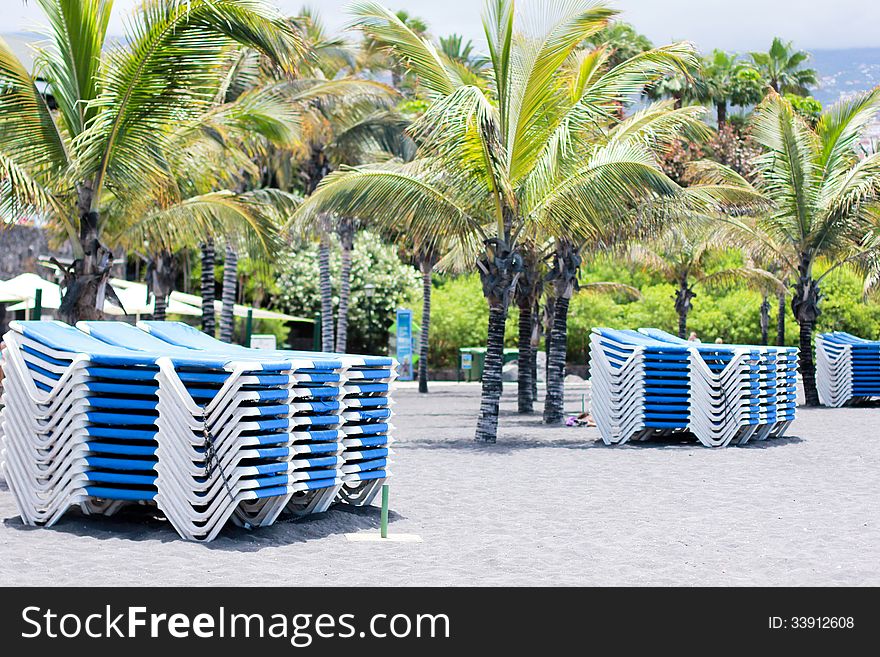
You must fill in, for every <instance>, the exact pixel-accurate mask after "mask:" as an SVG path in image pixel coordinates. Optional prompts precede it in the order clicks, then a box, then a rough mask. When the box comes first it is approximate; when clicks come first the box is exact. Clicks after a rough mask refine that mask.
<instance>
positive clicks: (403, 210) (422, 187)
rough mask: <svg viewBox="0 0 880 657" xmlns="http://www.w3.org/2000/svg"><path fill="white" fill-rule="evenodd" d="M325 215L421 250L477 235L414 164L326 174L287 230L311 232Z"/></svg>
mask: <svg viewBox="0 0 880 657" xmlns="http://www.w3.org/2000/svg"><path fill="white" fill-rule="evenodd" d="M325 213H336V214H338V215H341V216H345V217H351V218H354V219H362V220H364V221H366V222H369V223H370V224H372V225H375V226H377V227H378V228H379V229H380V230H396V231H398V232H400V233H401V234H404V235H407V237H408V239H411V240H414V241H416V242H418V243H420V244H423V245H426V246H430V245H431V244H434V243H436V242H437V241H438V240H443V239H448V238H450V237H454V236H459V235H466V234H468V233H470V232H473V231H478V232H479V231H480V230H481V228H480V225H479V224H478V223H477V222H476V221H475V220H474V219H473V218H472V217H471V216H470V215H469V214H468V213H467V212H466V210H465V209H464V208H462V207H460V206H459V204H458V201H457V199H456V198H455V197H453V196H450V195H449V194H447V193H446V192H445V191H444V190H443V189H440V188H439V187H438V186H437V185H435V184H433V181H431V180H430V179H429V178H428V177H426V176H424V175H422V169H421V166H420V163H419V162H414V163H411V164H403V165H398V166H393V165H390V164H386V165H382V167H381V168H370V167H359V168H357V169H342V170H340V171H337V172H334V173H331V174H330V175H328V176H327V177H326V178H325V179H324V181H322V183H321V185H320V186H319V187H318V189H317V190H316V191H315V193H313V194H312V195H311V196H309V197H308V198H307V199H306V201H305V202H304V203H303V205H302V206H301V207H300V209H299V210H298V211H297V213H296V214H295V215H294V217H293V220H292V221H291V223H290V227H291V228H292V229H293V230H294V231H295V232H300V233H307V232H311V231H312V229H313V227H314V226H315V225H317V223H318V222H319V220H320V216H321V215H322V214H325Z"/></svg>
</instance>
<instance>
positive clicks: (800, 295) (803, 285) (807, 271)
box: [791, 253, 822, 406]
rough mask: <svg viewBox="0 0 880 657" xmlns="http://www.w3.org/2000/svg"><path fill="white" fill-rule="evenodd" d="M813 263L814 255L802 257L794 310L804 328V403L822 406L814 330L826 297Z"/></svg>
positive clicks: (801, 336)
mask: <svg viewBox="0 0 880 657" xmlns="http://www.w3.org/2000/svg"><path fill="white" fill-rule="evenodd" d="M812 270H813V261H812V256H811V254H810V253H803V254H801V261H800V264H799V265H798V278H797V283H796V285H795V288H794V294H793V295H792V300H791V310H792V313H793V314H794V318H795V319H796V320H797V323H798V326H799V327H800V345H799V346H800V355H799V357H798V364H799V369H800V373H801V378H802V379H803V383H804V399H805V403H806V405H807V406H818V405H819V391H818V390H817V389H816V365H815V363H814V362H813V330H814V329H815V327H816V321H817V319H818V318H819V314H820V313H821V309H820V308H819V301H820V299H821V298H822V294H821V292H820V290H819V283H818V281H815V280H813V275H812Z"/></svg>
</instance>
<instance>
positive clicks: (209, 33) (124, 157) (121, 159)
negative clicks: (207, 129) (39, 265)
mask: <svg viewBox="0 0 880 657" xmlns="http://www.w3.org/2000/svg"><path fill="white" fill-rule="evenodd" d="M235 43H239V44H242V45H246V46H250V47H254V48H257V49H259V50H261V51H263V52H265V53H267V54H269V55H271V56H272V57H274V58H276V59H277V60H278V61H279V62H280V63H282V64H283V65H285V66H288V67H292V66H293V65H294V63H295V62H296V60H297V59H298V57H299V55H300V53H301V39H300V37H299V35H298V34H297V33H296V32H295V31H294V29H293V28H292V26H291V25H290V24H289V23H288V22H287V21H285V20H283V19H282V18H281V16H280V14H278V12H277V10H274V9H272V8H271V6H270V5H269V4H267V3H266V2H264V1H262V0H190V1H189V2H185V3H183V2H164V1H162V0H145V2H143V3H142V5H141V6H140V8H139V10H138V12H137V13H136V15H135V19H134V20H133V21H132V22H131V29H130V34H129V41H128V45H127V46H125V47H122V46H120V47H117V48H116V49H114V50H113V51H111V52H110V53H109V54H108V55H107V56H106V61H107V63H106V66H104V67H102V69H101V71H102V80H101V83H102V91H101V94H100V95H99V97H98V98H97V99H96V100H95V101H94V103H93V107H94V108H95V110H96V114H95V119H94V121H92V123H91V124H90V125H89V126H88V128H87V129H86V131H85V132H84V133H82V135H80V139H78V140H77V146H78V150H79V152H80V158H79V168H80V171H79V176H80V178H81V179H91V178H94V181H95V183H94V198H95V199H96V201H95V202H96V203H97V199H99V198H100V195H101V194H100V193H101V189H102V186H103V183H104V180H105V178H108V177H109V178H110V179H112V181H113V183H114V184H116V185H120V186H125V185H128V184H132V183H136V182H137V181H140V180H143V179H144V178H155V179H157V180H162V179H163V178H164V177H165V176H166V172H165V171H164V170H163V167H162V165H161V157H157V153H162V152H164V151H165V150H166V149H169V148H170V147H171V144H170V143H169V141H168V139H167V134H168V132H169V129H170V128H172V127H174V126H176V125H179V124H180V123H181V122H186V121H189V120H192V118H194V117H195V116H198V115H199V114H200V113H202V112H204V111H205V110H206V109H207V108H208V107H209V106H210V104H211V102H212V101H213V99H214V97H215V95H216V93H217V89H218V87H219V84H220V81H221V79H222V70H221V69H220V67H218V66H217V64H218V62H221V61H222V57H221V55H222V53H223V52H224V50H225V49H226V48H228V47H229V46H230V45H232V44H235Z"/></svg>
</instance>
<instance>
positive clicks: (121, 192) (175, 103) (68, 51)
mask: <svg viewBox="0 0 880 657" xmlns="http://www.w3.org/2000/svg"><path fill="white" fill-rule="evenodd" d="M39 4H40V5H41V7H42V9H43V11H44V13H45V15H46V18H47V19H48V21H49V27H50V33H49V42H48V45H47V46H46V47H45V48H43V49H42V50H41V51H40V52H39V54H38V58H37V66H38V68H39V70H40V74H41V77H43V78H44V79H45V80H46V81H47V82H48V83H49V84H50V85H51V87H52V90H53V97H54V99H55V102H56V103H57V105H58V112H57V113H53V112H50V110H49V108H48V106H47V105H46V101H45V99H44V98H43V97H42V96H41V95H40V93H39V91H38V90H37V87H36V84H35V79H34V78H33V77H32V76H31V75H30V74H29V73H28V72H27V70H26V68H25V67H24V65H23V64H22V63H21V62H20V61H19V60H18V59H17V58H16V57H15V55H14V54H13V53H12V51H11V50H10V48H9V47H8V46H7V45H6V43H5V42H2V41H0V87H2V88H3V89H4V93H3V94H2V95H0V179H2V180H3V181H4V182H3V183H2V186H0V195H2V196H0V199H2V200H0V203H2V204H3V206H4V207H5V209H6V210H7V211H13V212H20V211H21V210H22V208H36V209H38V210H39V211H40V212H43V213H45V214H46V216H48V217H49V219H50V220H51V221H52V222H53V223H55V224H56V225H58V226H60V227H61V229H62V230H63V231H64V232H66V234H67V235H68V238H69V240H70V243H71V245H72V247H73V250H74V254H75V261H74V263H73V265H72V266H71V267H70V269H69V270H68V271H67V272H66V276H65V283H64V287H65V294H64V298H63V300H62V304H61V309H60V315H61V316H62V317H63V318H65V319H67V320H68V321H75V320H77V319H80V318H94V317H100V316H101V312H100V309H99V307H100V305H101V301H102V300H103V298H104V296H105V294H107V295H110V296H112V288H110V290H108V288H109V286H108V285H107V281H108V279H109V275H110V273H109V272H110V266H111V265H112V255H111V253H110V251H109V249H107V248H106V247H105V246H104V245H103V243H102V241H101V238H102V231H103V221H102V217H101V212H102V209H103V207H104V206H105V203H107V202H108V199H111V198H113V197H116V198H122V197H125V196H126V195H127V194H128V193H129V190H131V189H132V188H137V189H140V188H142V187H143V185H144V184H145V183H148V184H151V185H154V186H155V187H156V188H161V187H163V186H165V185H166V184H167V182H168V179H169V173H170V172H169V171H168V170H167V167H166V166H165V165H164V163H165V162H166V160H167V158H168V157H169V156H172V155H173V152H172V151H173V147H174V145H173V143H172V142H171V141H170V140H169V138H168V137H169V135H170V134H171V133H172V132H173V129H174V128H175V127H176V126H178V125H179V124H180V123H182V122H187V121H189V120H190V119H191V118H192V117H194V116H197V115H199V114H201V113H202V112H204V111H205V109H206V108H207V107H208V106H210V104H211V102H212V100H213V94H212V92H211V89H212V87H213V84H212V83H213V82H214V81H215V80H216V76H218V75H220V74H221V68H220V67H217V66H216V63H217V62H218V61H221V60H222V58H223V56H224V53H226V52H227V51H228V50H229V49H230V48H231V47H233V46H235V45H236V44H245V45H248V46H251V47H253V48H256V49H258V50H260V51H262V52H264V53H266V54H267V55H270V56H271V57H273V58H274V59H275V60H276V61H277V62H279V63H281V64H282V65H283V66H286V67H288V68H291V67H293V66H294V65H295V62H296V61H298V60H299V59H300V58H301V55H302V41H301V39H300V37H299V35H298V33H297V32H296V30H295V29H294V28H293V26H291V25H290V24H289V23H288V22H286V21H285V20H283V18H282V17H281V16H280V14H279V13H278V12H277V10H275V9H274V8H272V6H271V4H270V3H268V2H264V1H263V0H249V1H248V2H243V1H241V0H190V1H189V2H163V1H160V0H145V1H144V2H142V3H141V5H140V6H139V7H138V9H137V11H136V12H135V13H134V15H133V16H132V20H131V22H130V29H129V33H128V35H127V38H126V39H125V40H124V41H123V42H122V43H121V44H120V45H116V46H113V47H110V48H107V49H106V50H105V48H104V45H105V36H106V31H107V22H108V20H109V17H110V11H111V9H112V2H111V0H76V1H74V0H39Z"/></svg>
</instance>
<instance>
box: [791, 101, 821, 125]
mask: <svg viewBox="0 0 880 657" xmlns="http://www.w3.org/2000/svg"><path fill="white" fill-rule="evenodd" d="M785 100H787V101H788V102H789V103H791V106H792V107H793V108H794V111H795V112H797V113H798V115H799V116H802V117H803V118H805V119H806V120H807V122H808V123H810V124H811V125H816V123H817V122H818V121H819V117H821V116H822V103H820V102H819V101H818V100H816V99H815V98H813V97H812V96H798V95H797V94H785Z"/></svg>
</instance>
